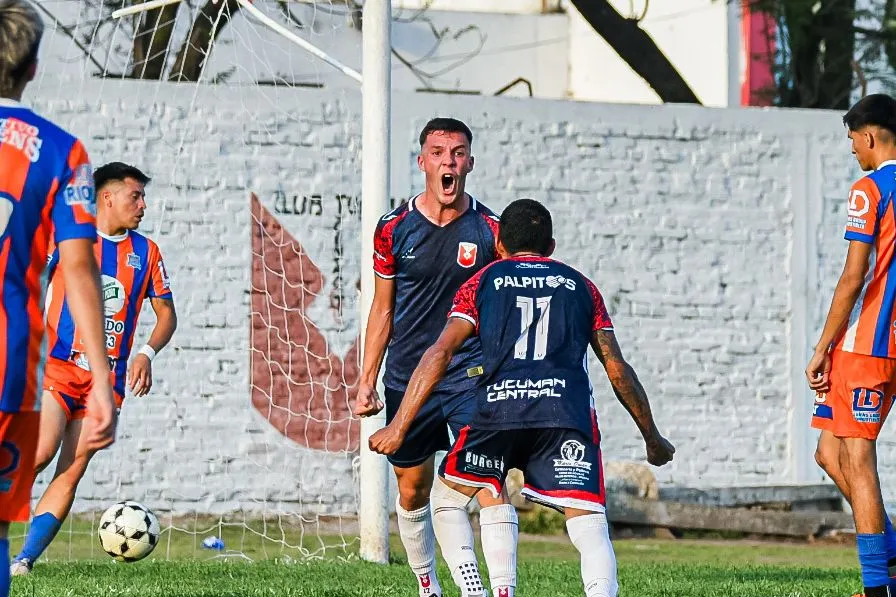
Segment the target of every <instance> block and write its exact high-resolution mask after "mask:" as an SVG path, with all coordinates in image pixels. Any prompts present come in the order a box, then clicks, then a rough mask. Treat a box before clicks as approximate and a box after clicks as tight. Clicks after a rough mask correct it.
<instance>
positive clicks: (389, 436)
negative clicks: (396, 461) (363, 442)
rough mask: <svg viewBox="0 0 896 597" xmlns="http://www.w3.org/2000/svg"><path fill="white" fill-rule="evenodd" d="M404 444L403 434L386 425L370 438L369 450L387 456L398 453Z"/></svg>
mask: <svg viewBox="0 0 896 597" xmlns="http://www.w3.org/2000/svg"><path fill="white" fill-rule="evenodd" d="M403 443H404V434H403V433H401V432H400V431H399V430H398V429H396V428H395V427H393V426H392V425H386V426H385V427H383V428H382V429H380V430H379V431H377V432H376V433H374V434H373V435H371V436H370V441H369V444H370V450H371V451H372V452H376V453H377V454H383V455H385V456H389V455H390V454H394V453H395V452H397V451H398V448H400V447H401V444H403Z"/></svg>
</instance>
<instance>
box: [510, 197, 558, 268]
mask: <svg viewBox="0 0 896 597" xmlns="http://www.w3.org/2000/svg"><path fill="white" fill-rule="evenodd" d="M498 238H499V239H500V240H501V244H503V245H504V248H505V249H507V251H508V252H509V253H511V254H513V253H522V252H528V251H531V252H533V253H538V254H539V255H546V254H547V253H548V251H550V249H551V241H552V240H553V239H554V225H553V222H552V221H551V212H549V211H548V208H546V207H545V206H544V205H542V204H541V203H539V202H538V201H535V200H534V199H517V200H516V201H514V202H512V203H511V204H510V205H508V206H507V207H506V208H504V212H503V213H502V214H501V226H500V229H499V232H498Z"/></svg>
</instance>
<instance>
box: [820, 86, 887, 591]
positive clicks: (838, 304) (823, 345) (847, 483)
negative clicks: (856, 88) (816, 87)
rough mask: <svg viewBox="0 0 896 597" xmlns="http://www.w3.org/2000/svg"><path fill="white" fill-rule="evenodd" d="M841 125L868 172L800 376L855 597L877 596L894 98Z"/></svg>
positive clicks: (883, 530)
mask: <svg viewBox="0 0 896 597" xmlns="http://www.w3.org/2000/svg"><path fill="white" fill-rule="evenodd" d="M843 123H844V124H845V125H846V128H847V130H848V135H849V138H850V140H851V141H852V153H853V155H855V157H856V160H857V161H858V162H859V166H860V167H861V168H862V170H864V171H870V172H871V173H870V174H868V175H867V176H865V177H864V178H862V179H861V180H859V181H858V182H857V183H855V184H854V185H853V186H852V190H851V191H850V194H849V202H848V203H847V220H846V235H845V236H846V240H848V241H849V249H848V250H847V253H846V265H845V266H844V268H843V273H842V274H841V275H840V280H839V282H838V283H837V287H836V289H835V290H834V297H833V299H832V301H831V308H830V310H829V312H828V316H827V320H826V321H825V324H824V329H823V331H822V333H821V338H820V339H819V340H818V344H817V345H816V346H815V354H814V355H813V357H812V359H811V360H810V361H809V365H808V367H807V368H806V377H807V378H808V380H809V387H810V388H811V389H812V390H814V391H815V392H816V396H817V397H816V400H815V409H814V413H813V417H812V426H813V427H816V428H818V429H821V436H820V437H819V438H818V448H817V450H816V452H815V459H816V460H817V461H818V464H819V465H820V466H821V467H822V468H823V469H824V470H825V472H827V474H828V476H829V477H830V478H831V479H832V480H833V481H834V483H836V484H837V487H838V488H839V489H840V491H841V492H842V493H843V496H844V497H845V498H846V500H847V501H848V502H849V504H850V506H852V512H853V517H854V519H855V524H856V542H857V545H858V552H859V564H860V565H861V568H862V583H863V585H864V587H865V590H864V595H865V597H885V596H888V595H896V532H894V530H893V525H892V524H891V523H890V519H889V518H888V517H887V515H886V512H885V510H884V504H883V499H882V498H881V491H880V480H879V479H878V476H877V437H878V434H879V433H880V430H881V426H882V425H883V423H884V420H885V419H886V418H887V414H888V413H889V412H890V407H892V406H893V401H894V399H896V334H894V323H896V287H894V285H893V282H894V281H896V273H894V268H896V260H894V257H893V253H894V250H896V216H894V199H896V100H894V99H893V98H892V97H889V96H887V95H869V96H867V97H864V98H862V99H861V100H859V101H858V102H857V103H856V104H855V105H854V106H853V107H852V108H850V110H849V111H848V112H847V113H846V115H845V116H844V117H843ZM890 276H893V277H890Z"/></svg>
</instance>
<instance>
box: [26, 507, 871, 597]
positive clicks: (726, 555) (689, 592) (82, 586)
mask: <svg viewBox="0 0 896 597" xmlns="http://www.w3.org/2000/svg"><path fill="white" fill-rule="evenodd" d="M178 526H179V527H180V528H185V529H189V530H190V531H192V532H190V533H187V532H184V531H174V532H172V531H170V530H166V531H165V532H163V534H162V538H161V541H160V544H159V546H158V548H157V549H156V551H155V552H154V553H153V554H152V555H151V556H150V557H149V558H148V559H147V560H145V561H143V562H138V563H135V564H118V563H114V562H112V561H111V559H109V558H108V557H107V556H105V554H103V553H102V551H101V550H100V549H99V547H98V545H97V542H96V539H95V537H94V535H93V533H92V531H91V530H90V523H89V522H88V521H75V522H74V523H72V524H67V525H66V527H65V528H64V529H63V531H62V532H61V533H60V536H59V537H58V538H57V540H56V541H55V542H54V544H53V545H52V546H51V548H50V550H49V552H48V554H47V556H48V557H47V558H46V561H41V562H40V563H39V564H38V565H37V567H36V568H35V570H34V573H33V574H32V575H31V576H29V577H25V578H16V579H14V581H13V589H12V595H13V596H14V597H16V596H22V597H25V596H31V597H42V596H47V597H49V596H53V597H57V596H72V597H75V596H77V597H81V596H83V597H116V596H121V597H125V596H127V597H137V596H139V597H162V596H165V597H256V596H258V597H261V596H266V597H274V596H277V597H280V596H282V597H342V596H345V597H349V596H351V597H386V596H389V597H393V596H404V595H407V596H408V597H413V596H415V595H416V590H415V586H414V580H413V578H412V576H411V574H410V572H409V570H408V568H407V566H406V564H405V558H404V553H403V552H402V550H401V546H400V543H399V542H398V541H397V539H396V538H393V541H392V547H393V556H392V562H393V563H392V564H391V565H389V566H377V565H373V564H367V563H365V562H360V561H358V558H357V544H356V543H355V542H354V539H353V538H352V537H351V536H350V535H346V536H345V537H340V536H339V535H334V534H332V532H330V534H328V535H326V536H325V537H324V538H323V539H318V538H317V537H316V536H313V535H309V534H306V535H305V536H304V537H303V536H302V534H301V532H300V529H299V528H295V527H283V528H281V527H280V526H278V525H270V524H269V525H268V526H267V527H264V526H263V525H262V524H261V523H250V525H249V526H248V527H243V526H242V525H238V526H232V527H223V528H220V529H219V528H217V527H213V526H212V525H211V523H208V522H201V521H194V523H184V522H181V523H180V524H179V525H178ZM22 531H23V529H21V528H18V529H13V531H12V533H11V534H12V535H13V536H14V537H15V536H16V535H20V534H21V533H22ZM209 534H218V535H223V536H224V539H225V542H226V543H227V547H228V551H227V552H224V554H223V555H222V554H221V552H214V551H210V550H206V549H202V548H201V547H200V544H201V541H202V538H203V537H204V536H207V535H209ZM265 534H266V536H267V537H268V538H265ZM271 537H276V538H277V539H276V540H272V539H271ZM12 544H13V545H12V547H13V549H14V550H15V549H17V548H18V547H19V546H20V544H21V539H18V540H17V539H13V541H12ZM321 544H325V545H327V546H329V547H328V548H327V549H326V553H325V554H324V553H323V551H321V553H320V555H321V556H322V557H321V558H319V559H315V560H312V561H302V554H301V553H300V552H299V551H297V549H296V548H295V547H291V546H297V545H303V546H304V548H305V549H306V550H307V552H306V554H307V553H311V552H314V551H315V550H316V549H318V550H319V547H320V545H321ZM615 548H616V552H617V556H618V560H619V580H620V586H621V587H622V589H621V591H620V595H621V596H622V597H628V596H632V597H635V596H638V597H673V596H674V597H678V596H681V597H701V596H707V597H709V596H712V597H717V596H721V595H724V596H726V597H848V596H849V595H852V594H853V593H855V592H856V591H857V590H859V588H860V579H859V575H858V570H857V565H856V556H855V551H854V548H852V547H850V546H836V545H806V544H798V543H793V544H783V543H762V542H748V541H721V540H720V541H706V540H677V541H676V540H665V539H626V540H619V541H616V542H615ZM238 551H239V555H238V554H237V552H238ZM243 556H246V557H243ZM247 558H248V559H247ZM519 559H520V564H519V583H518V594H519V595H520V596H521V597H530V596H531V597H534V596H542V595H544V596H548V597H567V596H568V597H573V596H575V597H581V596H582V595H583V594H584V593H583V590H582V585H581V579H580V577H579V567H578V553H577V552H576V551H575V549H573V548H572V546H571V545H570V544H569V541H568V540H567V539H566V537H564V536H551V537H544V536H540V537H537V536H530V535H525V536H523V537H522V538H521V541H520V555H519ZM439 578H440V579H441V581H442V583H443V588H445V589H446V593H445V597H456V596H457V595H458V592H457V591H456V590H455V589H454V588H453V587H444V585H445V584H449V583H450V575H449V573H448V570H447V569H446V568H445V567H444V565H442V566H441V567H440V568H439Z"/></svg>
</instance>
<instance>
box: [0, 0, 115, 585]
mask: <svg viewBox="0 0 896 597" xmlns="http://www.w3.org/2000/svg"><path fill="white" fill-rule="evenodd" d="M42 34H43V23H42V21H41V18H40V16H39V15H38V14H37V12H36V11H35V10H34V7H33V6H32V5H31V4H30V3H28V2H26V1H24V0H0V278H2V284H0V597H6V595H8V594H9V574H8V572H9V566H8V562H9V543H8V541H7V538H6V537H7V532H8V529H9V523H10V522H14V521H24V520H27V519H28V506H29V501H30V498H31V488H32V484H33V483H34V456H35V449H36V447H37V443H38V432H39V420H40V415H39V413H38V408H39V407H38V404H37V392H38V384H39V383H40V374H39V372H38V363H39V361H40V360H41V344H42V341H43V335H44V322H43V309H42V301H41V295H42V283H41V282H42V275H43V272H44V268H45V266H46V262H47V249H48V246H49V244H50V241H51V237H52V240H54V241H55V242H56V243H57V244H58V246H59V255H60V260H61V263H62V264H63V266H64V267H65V270H66V273H65V278H66V280H65V281H66V284H68V285H69V288H70V294H71V311H72V315H73V317H74V319H75V320H76V321H77V322H78V325H79V326H80V327H81V329H82V330H83V332H84V351H85V353H86V354H87V359H88V360H89V362H90V363H91V364H95V370H94V375H95V376H96V383H94V386H93V391H92V393H91V396H90V407H91V410H90V416H89V418H88V419H87V425H86V426H85V446H86V447H87V448H89V449H99V448H102V447H104V446H107V445H109V444H110V443H112V441H113V440H114V437H115V421H116V415H115V406H114V403H113V401H112V388H111V385H110V384H109V368H108V364H107V363H106V360H105V354H104V350H103V331H102V325H103V324H102V315H101V313H102V306H101V303H100V291H99V274H98V272H97V265H96V261H95V260H94V259H93V251H92V250H91V247H92V245H93V244H94V242H95V241H96V222H95V196H94V191H93V179H92V174H91V168H90V161H89V160H88V158H87V153H86V152H85V151H84V147H83V146H82V145H81V142H80V141H78V140H77V139H76V138H75V137H73V136H72V135H70V134H69V133H67V132H65V131H63V130H62V129H61V128H59V127H58V126H56V125H54V124H53V123H51V122H49V121H48V120H46V119H44V118H41V117H40V116H38V115H37V114H35V113H34V112H32V111H31V110H29V109H28V108H26V107H25V106H23V105H21V104H20V103H19V101H20V100H21V98H22V94H23V93H24V91H25V87H26V86H27V84H28V83H29V82H30V81H31V80H32V79H33V78H34V75H35V72H36V69H37V50H38V46H39V45H40V39H41V35H42Z"/></svg>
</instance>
